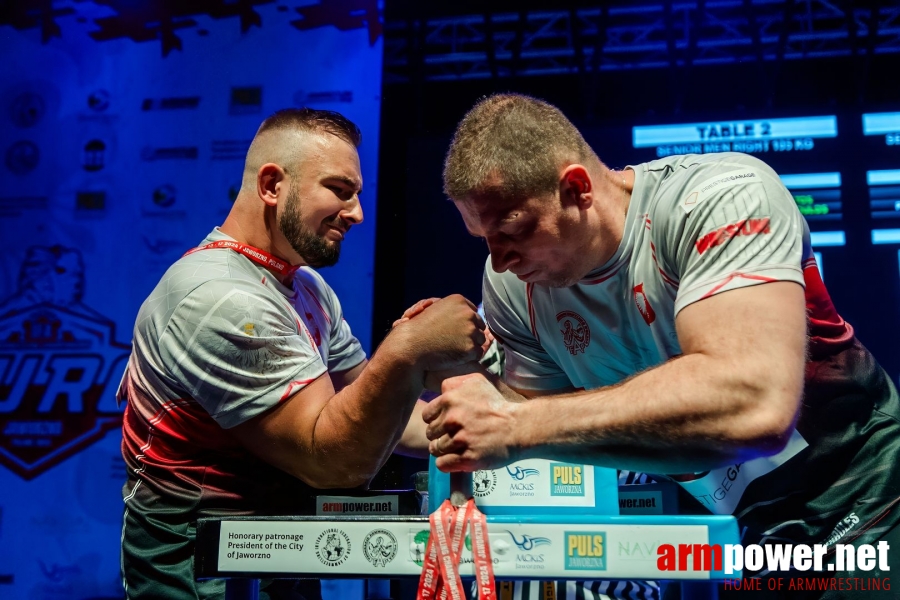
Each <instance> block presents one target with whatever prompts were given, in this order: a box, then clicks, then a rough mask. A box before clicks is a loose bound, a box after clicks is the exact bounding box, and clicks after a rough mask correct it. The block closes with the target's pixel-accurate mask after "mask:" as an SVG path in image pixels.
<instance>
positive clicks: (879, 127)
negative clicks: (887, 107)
mask: <svg viewBox="0 0 900 600" xmlns="http://www.w3.org/2000/svg"><path fill="white" fill-rule="evenodd" d="M862 119H863V133H864V134H866V135H881V134H885V133H894V132H900V112H895V113H867V114H864V115H863V117H862Z"/></svg>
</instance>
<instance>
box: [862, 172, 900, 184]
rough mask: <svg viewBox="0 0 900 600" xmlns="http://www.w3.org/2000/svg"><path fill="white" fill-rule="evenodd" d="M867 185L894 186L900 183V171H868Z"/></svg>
mask: <svg viewBox="0 0 900 600" xmlns="http://www.w3.org/2000/svg"><path fill="white" fill-rule="evenodd" d="M866 183H868V184H869V185H892V184H897V183H900V169H893V170H889V171H866Z"/></svg>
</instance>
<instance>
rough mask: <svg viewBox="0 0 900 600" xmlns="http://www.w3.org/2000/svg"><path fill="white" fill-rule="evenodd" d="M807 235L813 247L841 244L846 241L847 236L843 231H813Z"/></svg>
mask: <svg viewBox="0 0 900 600" xmlns="http://www.w3.org/2000/svg"><path fill="white" fill-rule="evenodd" d="M809 235H810V242H811V243H812V245H813V247H814V248H821V247H823V246H843V245H845V244H846V243H847V236H845V235H844V232H843V231H813V232H812V233H810V234H809Z"/></svg>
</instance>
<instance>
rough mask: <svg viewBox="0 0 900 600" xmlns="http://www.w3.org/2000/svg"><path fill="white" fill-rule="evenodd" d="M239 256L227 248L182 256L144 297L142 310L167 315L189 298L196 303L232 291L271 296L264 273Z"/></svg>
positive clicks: (211, 300)
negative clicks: (264, 281)
mask: <svg viewBox="0 0 900 600" xmlns="http://www.w3.org/2000/svg"><path fill="white" fill-rule="evenodd" d="M240 258H241V257H240V256H238V255H237V254H235V253H234V252H231V251H229V250H227V249H211V250H202V251H198V252H193V253H191V254H188V255H186V256H183V257H181V258H180V259H178V260H177V261H175V263H173V264H172V266H171V267H169V268H168V270H166V272H165V273H164V274H163V276H162V278H160V280H159V283H157V285H156V287H155V288H154V289H153V291H152V292H151V293H150V295H149V296H148V297H147V300H146V301H145V303H144V306H143V307H142V312H145V315H146V311H147V310H153V311H154V312H159V311H162V312H163V313H165V314H167V315H170V314H172V313H173V312H174V311H175V309H176V308H177V307H178V306H181V305H183V304H184V302H185V301H186V300H187V299H189V298H192V299H194V300H195V301H196V304H197V307H198V308H199V307H200V306H201V305H204V304H209V305H210V306H212V304H214V303H216V302H218V301H219V300H221V299H222V298H224V297H226V296H228V295H232V294H234V293H244V294H250V295H253V296H254V297H255V298H259V297H270V296H271V297H273V298H274V296H275V293H274V292H273V291H271V290H269V289H268V287H267V286H266V285H264V284H263V283H262V280H261V278H262V277H263V276H264V275H265V274H261V273H258V272H256V271H254V270H252V269H250V270H248V269H247V265H246V263H247V262H248V261H241V260H240Z"/></svg>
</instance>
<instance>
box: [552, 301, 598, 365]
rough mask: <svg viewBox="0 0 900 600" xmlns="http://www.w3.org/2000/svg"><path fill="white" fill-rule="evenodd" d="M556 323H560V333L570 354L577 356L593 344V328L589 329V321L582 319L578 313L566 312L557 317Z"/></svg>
mask: <svg viewBox="0 0 900 600" xmlns="http://www.w3.org/2000/svg"><path fill="white" fill-rule="evenodd" d="M556 322H557V323H559V332H560V333H561V334H562V338H563V343H564V344H565V345H566V350H568V351H569V354H571V355H572V356H575V355H576V354H578V353H579V352H584V351H585V349H586V348H587V347H588V345H590V343H591V328H590V327H588V324H587V321H585V320H584V319H583V318H581V315H579V314H578V313H576V312H573V311H571V310H564V311H562V312H561V313H559V314H558V315H556Z"/></svg>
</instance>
